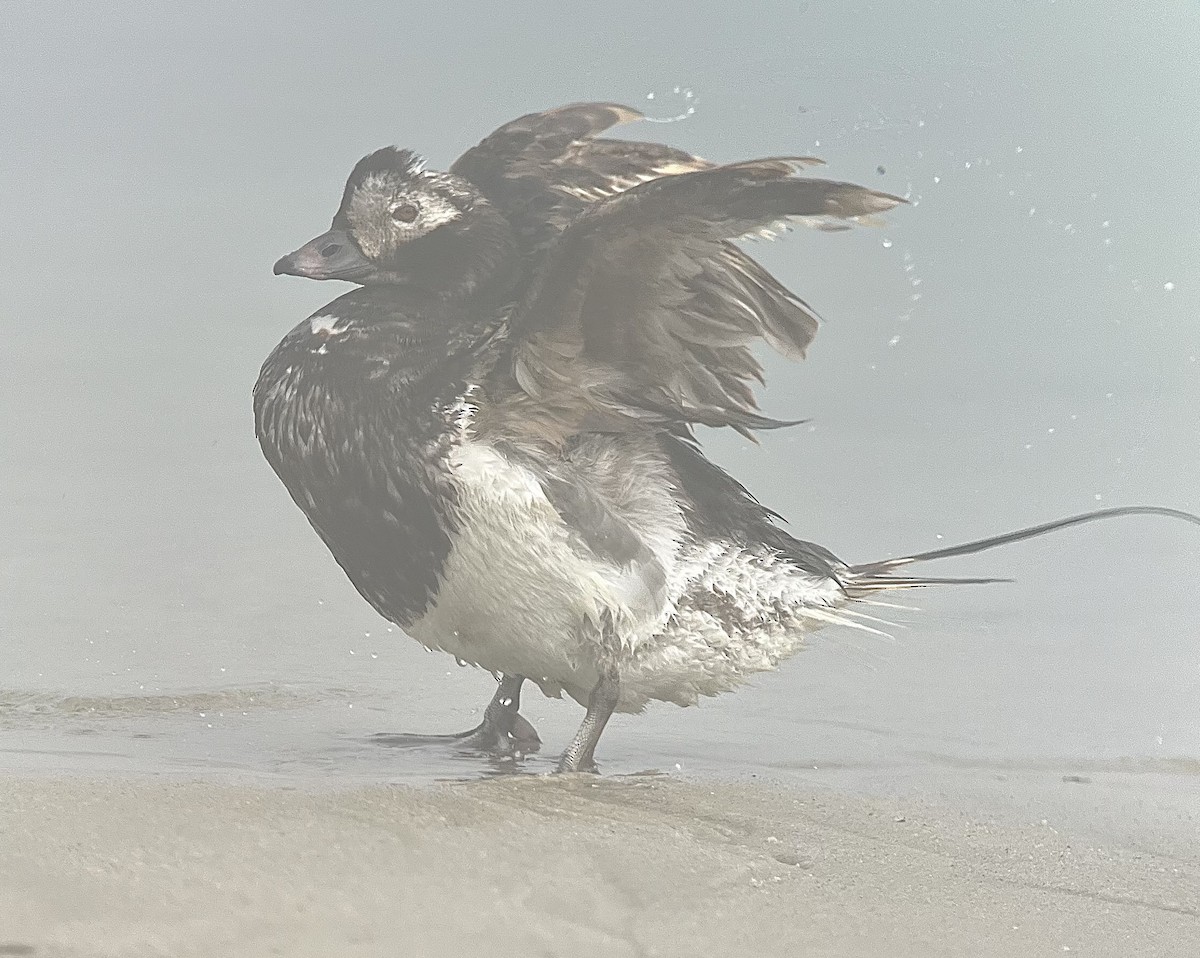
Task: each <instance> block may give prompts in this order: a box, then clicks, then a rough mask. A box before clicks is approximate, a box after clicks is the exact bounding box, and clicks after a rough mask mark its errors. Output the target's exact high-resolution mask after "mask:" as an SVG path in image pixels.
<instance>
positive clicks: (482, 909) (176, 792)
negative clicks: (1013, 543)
mask: <svg viewBox="0 0 1200 958" xmlns="http://www.w3.org/2000/svg"><path fill="white" fill-rule="evenodd" d="M1068 953H1074V954H1082V955H1088V956H1113V958H1116V956H1121V958H1125V956H1130V955H1138V956H1155V955H1172V956H1174V955H1178V956H1185V955H1188V956H1191V955H1196V954H1200V867H1198V866H1197V864H1196V863H1195V862H1194V861H1192V860H1189V861H1183V860H1176V859H1173V858H1171V857H1168V856H1159V855H1154V854H1151V853H1147V852H1135V851H1128V850H1121V849H1118V848H1104V847H1095V846H1093V845H1090V844H1088V843H1086V842H1079V841H1073V840H1072V839H1071V837H1070V836H1067V835H1064V834H1060V833H1059V832H1056V831H1055V830H1053V829H1051V828H1049V827H1045V826H1020V827H1014V826H1009V825H999V824H996V823H992V822H988V821H984V820H980V819H977V818H972V817H969V816H967V815H965V814H961V813H958V812H953V811H946V810H939V809H937V808H936V807H933V806H928V805H922V804H920V803H917V802H913V801H909V800H906V801H893V800H878V799H867V798H860V797H854V796H845V795H841V794H838V793H835V792H824V791H808V792H805V791H802V790H785V789H780V788H777V787H774V786H770V785H765V784H764V785H744V786H743V785H736V786H735V785H712V784H694V783H688V782H683V781H678V780H675V779H671V778H666V777H637V776H632V777H622V778H601V779H597V778H594V777H570V778H548V777H536V776H516V777H510V778H501V779H492V780H487V781H476V782H470V783H464V784H459V785H445V786H440V787H436V788H430V789H417V788H411V787H391V786H373V787H367V788H354V789H350V790H341V791H332V790H328V789H326V790H319V791H305V790H301V789H296V788H288V787H263V786H257V785H256V786H245V785H220V784H208V783H203V784H202V783H168V782H162V781H155V780H150V779H123V778H112V777H109V778H92V779H88V778H80V777H73V778H9V779H7V780H5V781H3V783H2V784H0V955H31V956H38V958H51V956H64V958H66V956H140V955H169V956H192V955H195V956H213V958H216V956H221V958H230V956H246V958H262V956H267V955H272V954H278V955H288V956H310V955H311V956H321V958H337V956H351V955H353V956H356V958H363V956H374V955H380V956H383V955H387V956H396V955H405V956H422V958H438V956H443V955H444V956H451V955H455V956H457V955H463V954H467V955H470V954H481V955H488V956H490V958H505V956H510V955H511V956H517V955H520V956H576V955H581V956H582V955H587V956H599V958H603V956H675V955H679V956H685V955H686V956H694V955H711V956H723V955H736V956H742V955H746V956H749V955H754V956H773V955H780V956H784V955H787V956H795V955H806V956H822V955H829V956H859V955H861V956H872V958H874V956H883V955H886V956H889V958H896V956H899V958H903V956H914V958H916V956H921V958H927V956H942V955H945V956H951V955H953V956H964V955H969V956H1034V955H1062V954H1068Z"/></svg>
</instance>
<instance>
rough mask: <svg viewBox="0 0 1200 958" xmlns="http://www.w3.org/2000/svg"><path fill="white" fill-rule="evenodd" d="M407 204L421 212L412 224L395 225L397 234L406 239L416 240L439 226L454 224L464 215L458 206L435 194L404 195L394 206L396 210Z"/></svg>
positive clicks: (398, 198)
mask: <svg viewBox="0 0 1200 958" xmlns="http://www.w3.org/2000/svg"><path fill="white" fill-rule="evenodd" d="M406 203H411V204H412V205H413V206H415V207H416V208H417V210H418V211H419V212H418V213H417V218H416V219H415V220H413V221H412V222H411V223H395V222H394V223H393V225H394V226H395V228H396V231H397V234H398V235H399V236H401V237H402V238H404V239H416V238H417V237H418V236H424V235H425V234H426V233H430V232H432V231H433V230H435V229H437V228H438V227H439V226H444V225H445V224H447V223H452V222H453V221H454V220H456V219H458V218H459V216H461V215H462V213H461V211H460V210H459V209H458V207H457V206H455V205H454V204H453V203H451V202H450V201H449V200H448V199H446V198H445V197H443V196H439V195H437V194H435V193H422V194H420V195H417V196H413V195H411V194H407V193H403V194H401V195H400V196H398V197H397V198H396V202H395V203H394V204H392V205H393V208H394V207H396V206H403V205H405V204H406Z"/></svg>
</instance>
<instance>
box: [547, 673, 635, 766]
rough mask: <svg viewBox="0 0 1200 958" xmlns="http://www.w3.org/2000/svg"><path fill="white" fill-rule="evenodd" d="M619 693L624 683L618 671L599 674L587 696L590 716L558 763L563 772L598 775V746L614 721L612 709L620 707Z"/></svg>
mask: <svg viewBox="0 0 1200 958" xmlns="http://www.w3.org/2000/svg"><path fill="white" fill-rule="evenodd" d="M620 691H621V681H620V678H619V677H618V675H617V670H616V668H610V669H608V670H606V671H604V672H602V673H601V674H600V681H599V682H597V683H596V687H595V688H594V689H592V694H591V695H589V696H588V704H587V714H586V715H584V717H583V724H581V725H580V726H579V731H578V732H576V733H575V738H573V739H572V740H571V744H570V745H568V746H567V750H566V751H565V752H563V753H562V758H560V759H559V760H558V770H559V771H560V772H594V771H596V761H595V752H596V743H597V742H599V741H600V734H601V733H602V732H603V731H604V726H606V725H607V724H608V720H609V719H610V718H611V717H612V714H613V709H615V708H616V707H617V699H618V698H619V697H620Z"/></svg>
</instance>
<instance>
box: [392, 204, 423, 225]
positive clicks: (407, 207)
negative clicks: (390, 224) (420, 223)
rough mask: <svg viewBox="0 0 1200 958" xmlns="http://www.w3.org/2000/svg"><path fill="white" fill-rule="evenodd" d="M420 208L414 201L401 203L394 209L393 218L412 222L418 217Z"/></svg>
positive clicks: (400, 221)
mask: <svg viewBox="0 0 1200 958" xmlns="http://www.w3.org/2000/svg"><path fill="white" fill-rule="evenodd" d="M417 214H418V210H417V208H416V207H415V206H413V205H412V203H401V204H400V205H399V206H397V207H394V208H393V209H392V219H394V220H395V221H396V222H397V223H411V222H413V221H414V220H415V219H416V218H417Z"/></svg>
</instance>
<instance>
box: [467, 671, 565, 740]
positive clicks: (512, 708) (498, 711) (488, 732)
mask: <svg viewBox="0 0 1200 958" xmlns="http://www.w3.org/2000/svg"><path fill="white" fill-rule="evenodd" d="M524 683H525V676H523V675H502V676H500V684H499V685H498V686H496V694H495V695H493V696H492V700H491V701H490V702H488V705H487V708H486V709H484V710H483V721H482V722H480V723H479V724H478V725H477V726H475V728H473V729H469V730H468V731H466V732H459V733H458V734H456V735H452V736H450V737H451V738H455V739H457V740H458V744H459V745H460V746H462V747H463V748H470V749H478V750H479V751H481V752H496V751H500V752H507V751H512V750H513V749H516V750H518V751H523V752H530V751H535V750H536V747H537V746H538V745H541V744H542V740H541V739H540V738H538V733H537V731H536V730H535V729H534V727H533V726H532V725H530V724H529V722H528V721H526V720H525V719H524V718H523V717H522V716H521V686H522V685H523V684H524Z"/></svg>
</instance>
